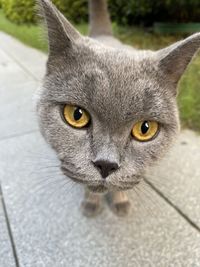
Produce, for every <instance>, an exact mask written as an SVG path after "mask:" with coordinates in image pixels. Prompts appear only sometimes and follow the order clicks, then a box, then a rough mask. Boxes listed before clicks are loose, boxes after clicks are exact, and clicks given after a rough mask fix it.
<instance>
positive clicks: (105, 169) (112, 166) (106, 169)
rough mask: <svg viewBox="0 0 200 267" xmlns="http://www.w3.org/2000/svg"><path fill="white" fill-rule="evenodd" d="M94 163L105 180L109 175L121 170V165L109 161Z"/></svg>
mask: <svg viewBox="0 0 200 267" xmlns="http://www.w3.org/2000/svg"><path fill="white" fill-rule="evenodd" d="M93 163H94V165H95V167H96V168H97V169H98V170H99V172H100V173H101V176H102V177H103V178H106V177H107V176H108V175H109V174H111V173H112V172H114V171H116V170H117V169H118V168H119V165H118V164H117V163H116V162H111V161H107V160H97V161H94V162H93Z"/></svg>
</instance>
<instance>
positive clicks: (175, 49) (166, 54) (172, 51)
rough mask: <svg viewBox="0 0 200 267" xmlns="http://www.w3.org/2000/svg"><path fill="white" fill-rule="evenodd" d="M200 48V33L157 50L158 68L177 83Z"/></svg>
mask: <svg viewBox="0 0 200 267" xmlns="http://www.w3.org/2000/svg"><path fill="white" fill-rule="evenodd" d="M199 48H200V33H196V34H193V35H191V36H190V37H188V38H186V39H184V40H182V41H179V42H177V43H175V44H172V45H171V46H169V47H166V48H164V49H161V50H159V51H157V52H156V57H157V60H158V61H157V62H158V69H159V70H161V71H162V72H163V73H164V75H165V76H166V78H167V79H168V80H170V81H171V82H172V83H173V84H174V85H177V83H178V81H179V80H180V78H181V76H182V75H183V73H184V71H185V69H186V68H187V66H188V64H189V63H190V62H191V60H192V58H193V57H194V56H195V54H196V53H197V51H198V50H199Z"/></svg>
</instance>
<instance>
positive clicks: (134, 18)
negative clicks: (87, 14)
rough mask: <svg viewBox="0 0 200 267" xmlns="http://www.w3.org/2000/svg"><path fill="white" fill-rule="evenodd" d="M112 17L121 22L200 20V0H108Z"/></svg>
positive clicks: (147, 22) (143, 22) (146, 22)
mask: <svg viewBox="0 0 200 267" xmlns="http://www.w3.org/2000/svg"><path fill="white" fill-rule="evenodd" d="M108 1H109V6H110V9H111V14H112V17H113V18H114V20H115V21H117V22H118V23H120V24H143V25H147V26H148V25H152V24H153V22H155V21H168V22H196V21H197V22H198V21H200V1H199V0H162V1H157V0H151V1H146V0H129V1H126V2H125V1H124V0H108Z"/></svg>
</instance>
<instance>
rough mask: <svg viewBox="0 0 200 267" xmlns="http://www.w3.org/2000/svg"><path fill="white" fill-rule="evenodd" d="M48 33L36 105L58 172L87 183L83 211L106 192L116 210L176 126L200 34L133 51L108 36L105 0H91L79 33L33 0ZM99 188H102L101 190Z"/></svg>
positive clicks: (124, 208)
mask: <svg viewBox="0 0 200 267" xmlns="http://www.w3.org/2000/svg"><path fill="white" fill-rule="evenodd" d="M38 2H39V8H40V11H41V13H42V16H43V18H44V19H45V24H46V27H47V32H48V40H49V58H48V62H47V70H46V75H45V77H44V81H43V86H42V88H41V90H40V93H39V96H38V103H37V111H38V117H39V124H40V129H41V132H42V134H43V136H44V138H45V139H46V141H47V142H48V143H49V144H50V145H51V147H52V148H53V149H54V150H55V151H56V153H57V155H58V158H59V160H60V163H61V169H62V171H63V173H64V174H65V175H66V176H67V177H70V178H71V179H72V180H74V181H76V182H78V183H82V184H83V185H85V187H86V196H85V199H84V201H83V203H82V207H83V212H84V214H85V215H87V216H93V215H95V214H97V213H99V212H100V211H101V198H102V197H103V195H104V194H105V193H107V194H108V196H109V200H110V206H111V207H112V209H113V211H114V212H115V213H116V214H117V215H120V216H123V215H125V214H127V212H128V210H129V207H130V203H129V200H128V197H127V195H126V193H125V190H128V189H131V188H133V187H134V186H135V185H136V184H138V183H139V182H140V180H141V179H142V176H143V173H144V171H145V170H146V169H147V168H148V167H149V166H151V165H153V164H154V163H155V162H157V161H159V159H161V157H162V156H163V155H164V154H165V152H166V151H167V149H168V148H169V146H170V145H171V144H172V143H173V140H174V139H175V137H176V136H177V133H178V132H179V116H178V110H177V104H176V94H177V89H176V88H177V83H178V81H179V79H180V78H181V76H182V74H183V72H184V71H185V69H186V67H187V65H188V64H189V63H190V61H191V59H192V58H193V56H194V55H195V53H196V52H197V50H198V48H199V47H200V34H199V33H197V34H194V35H192V36H191V37H189V38H187V39H185V40H183V41H179V42H177V43H175V44H173V45H171V46H169V47H167V48H164V49H161V50H159V51H156V52H154V51H138V50H136V49H133V48H131V47H129V46H126V45H123V44H121V43H120V42H119V41H118V40H117V39H115V38H114V37H113V36H112V30H111V22H110V18H109V15H108V11H107V4H106V0H91V1H90V37H83V36H82V35H80V34H79V33H78V32H77V31H76V29H74V27H73V26H72V25H71V24H70V23H69V22H68V21H67V20H66V19H65V18H64V16H63V15H62V14H61V13H60V12H59V11H58V10H57V9H56V8H55V7H54V5H53V4H52V3H51V2H50V1H49V0H38ZM103 193H104V194H103Z"/></svg>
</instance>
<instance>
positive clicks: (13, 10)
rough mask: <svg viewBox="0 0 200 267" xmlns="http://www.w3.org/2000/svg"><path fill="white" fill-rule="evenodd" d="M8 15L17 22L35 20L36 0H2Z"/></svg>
mask: <svg viewBox="0 0 200 267" xmlns="http://www.w3.org/2000/svg"><path fill="white" fill-rule="evenodd" d="M1 1H2V8H3V11H4V13H5V14H6V16H7V17H8V18H9V19H10V20H11V21H14V22H16V23H23V22H28V23H31V22H34V21H35V8H34V6H35V1H34V0H1Z"/></svg>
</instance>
